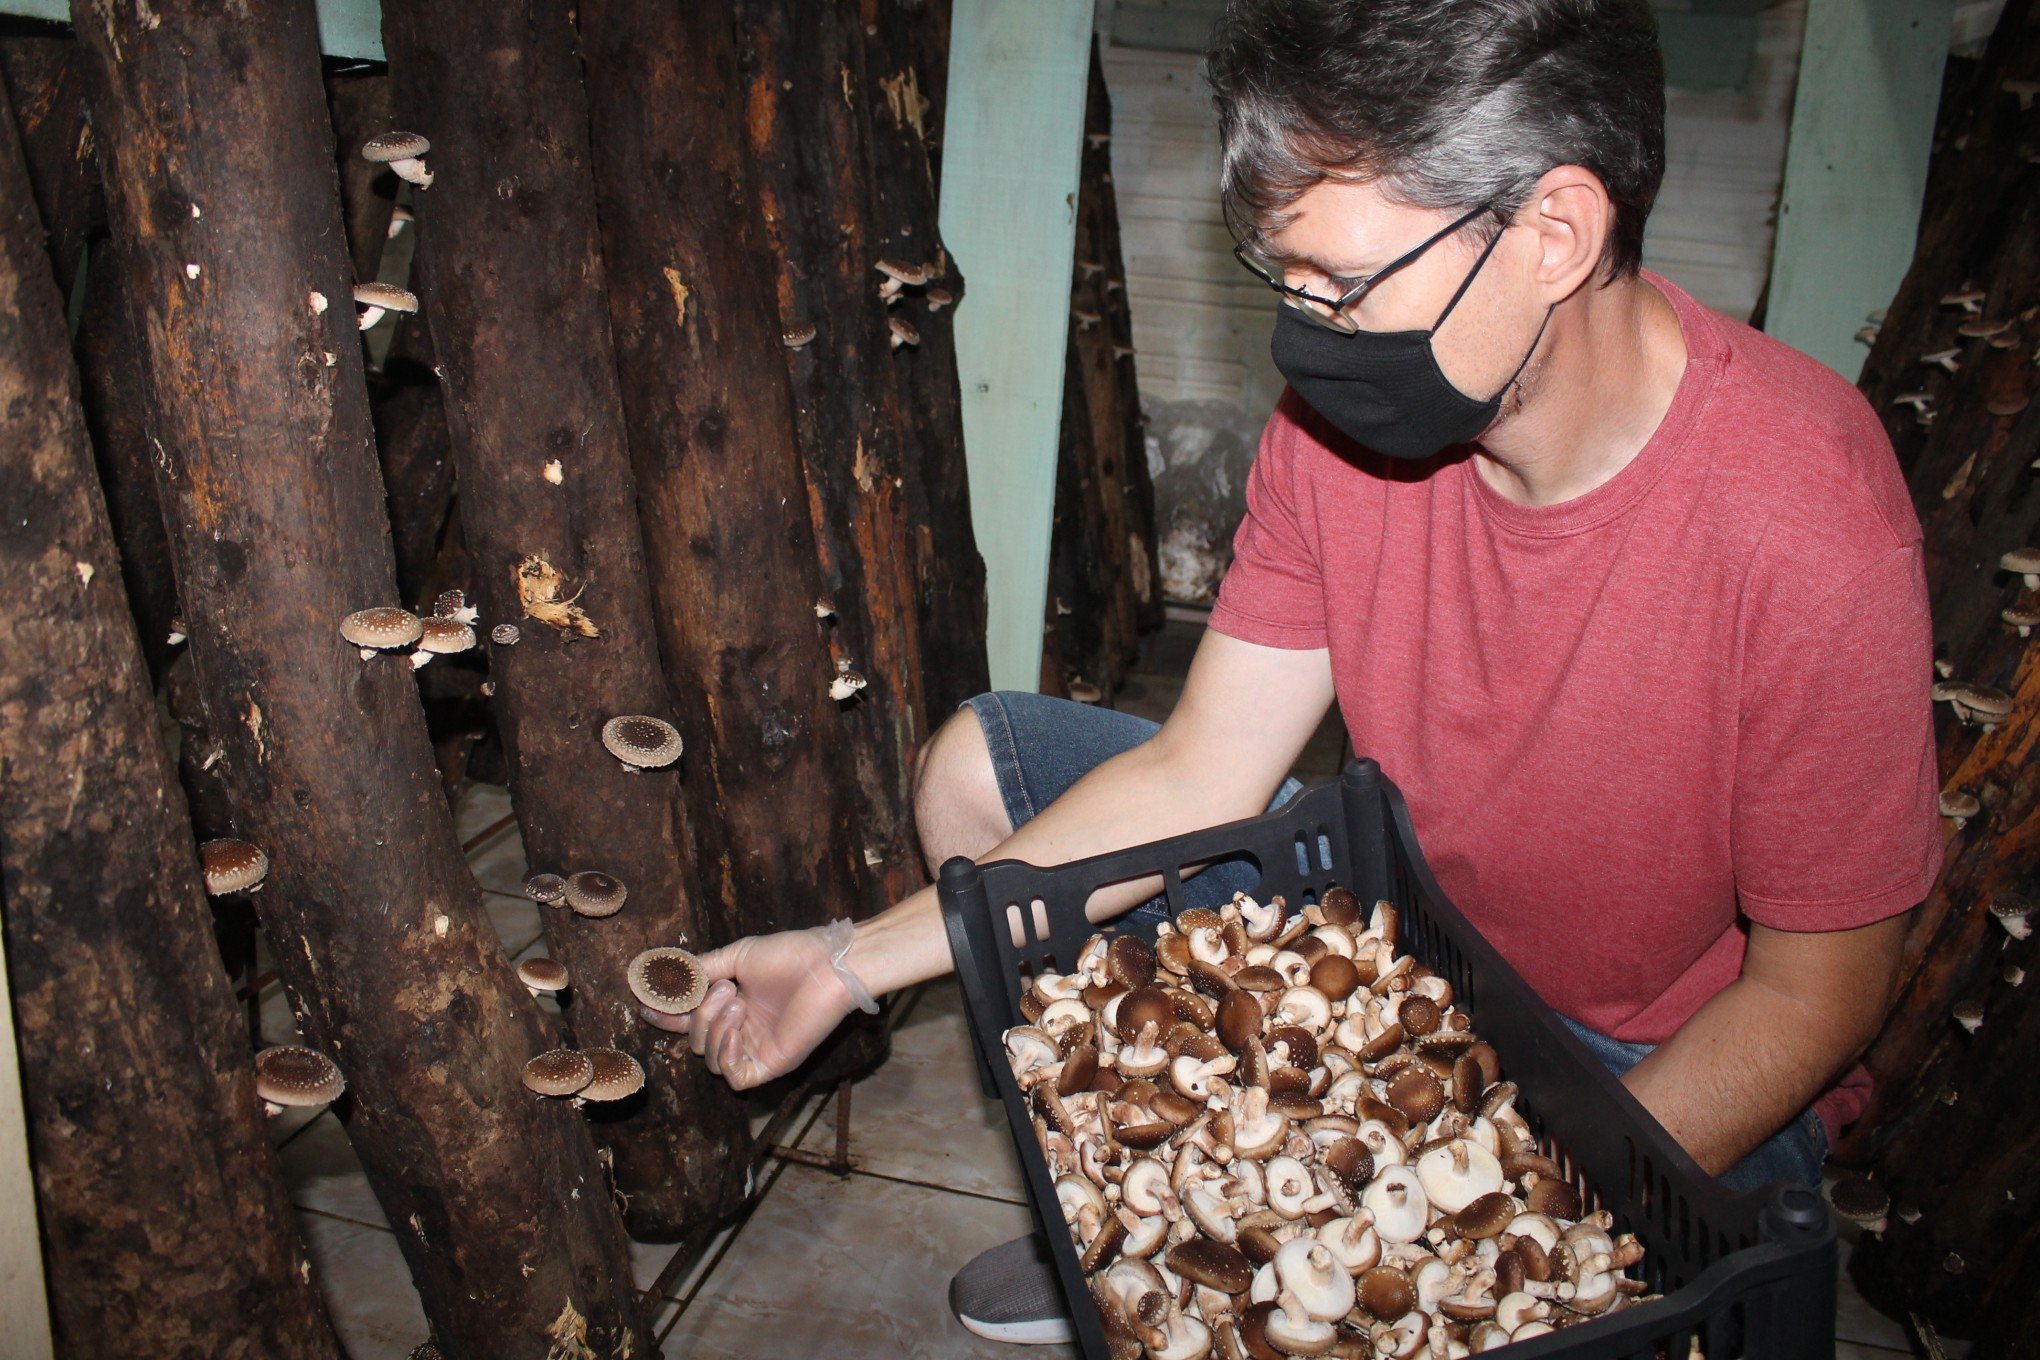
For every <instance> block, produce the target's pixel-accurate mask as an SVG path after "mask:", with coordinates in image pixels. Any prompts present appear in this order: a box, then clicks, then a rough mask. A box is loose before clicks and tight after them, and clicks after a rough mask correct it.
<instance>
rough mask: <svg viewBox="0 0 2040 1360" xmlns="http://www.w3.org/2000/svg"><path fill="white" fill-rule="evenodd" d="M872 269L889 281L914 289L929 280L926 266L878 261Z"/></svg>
mask: <svg viewBox="0 0 2040 1360" xmlns="http://www.w3.org/2000/svg"><path fill="white" fill-rule="evenodd" d="M873 267H874V268H876V269H877V270H878V272H879V273H881V274H883V275H885V276H886V277H887V278H889V279H898V280H899V281H900V282H901V283H905V284H912V285H914V286H916V287H918V286H920V285H921V284H924V283H926V282H927V281H928V279H929V274H928V266H927V265H925V264H907V263H905V262H904V261H900V260H880V261H879V262H878V263H877V264H876V265H875V266H873Z"/></svg>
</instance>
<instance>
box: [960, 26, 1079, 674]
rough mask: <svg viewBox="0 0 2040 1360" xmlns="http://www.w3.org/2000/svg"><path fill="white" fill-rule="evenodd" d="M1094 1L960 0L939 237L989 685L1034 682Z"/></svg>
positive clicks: (1038, 670) (1051, 509)
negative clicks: (955, 288)
mask: <svg viewBox="0 0 2040 1360" xmlns="http://www.w3.org/2000/svg"><path fill="white" fill-rule="evenodd" d="M1091 12H1092V3H1091V0H956V8H955V12H954V16H953V19H952V21H951V35H950V42H949V107H948V110H947V111H946V113H945V116H944V127H943V145H942V239H943V242H944V243H945V244H946V245H947V246H948V247H949V251H950V253H951V254H952V255H954V256H955V258H956V264H957V267H958V268H959V269H961V270H962V271H963V277H964V280H965V293H964V298H963V301H962V303H961V304H960V305H959V306H958V307H957V311H956V363H957V368H958V371H959V373H960V374H961V377H962V381H963V434H964V445H965V449H966V452H967V456H968V458H969V462H970V499H971V523H972V525H973V527H974V528H975V529H976V531H977V544H978V551H979V552H981V553H982V554H984V559H985V587H986V595H987V596H988V603H989V606H990V619H989V627H988V629H987V635H988V645H989V649H990V652H991V670H992V684H993V685H994V686H996V687H998V688H1001V689H1022V690H1033V689H1036V688H1038V687H1039V685H1040V679H1041V627H1042V614H1043V611H1044V609H1045V608H1046V606H1047V603H1048V599H1047V596H1048V542H1049V529H1050V525H1051V522H1052V519H1053V516H1054V513H1055V460H1056V446H1057V442H1058V436H1059V434H1060V430H1061V421H1062V387H1063V355H1064V349H1065V344H1066V341H1067V337H1068V332H1069V306H1070V265H1071V257H1072V255H1073V254H1074V253H1075V248H1076V200H1077V163H1078V160H1079V157H1080V153H1081V151H1082V146H1083V133H1084V93H1085V83H1086V80H1087V78H1088V75H1089V71H1090V50H1091V47H1090V44H1091Z"/></svg>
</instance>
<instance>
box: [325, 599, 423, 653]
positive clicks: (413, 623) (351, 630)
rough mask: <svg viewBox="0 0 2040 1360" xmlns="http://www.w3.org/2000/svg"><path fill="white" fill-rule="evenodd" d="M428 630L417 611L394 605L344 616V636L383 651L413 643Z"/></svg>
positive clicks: (342, 634) (341, 622)
mask: <svg viewBox="0 0 2040 1360" xmlns="http://www.w3.org/2000/svg"><path fill="white" fill-rule="evenodd" d="M424 631H425V625H424V624H423V623H422V622H420V621H419V618H418V616H417V615H416V614H413V613H412V612H411V611H410V610H408V609H398V608H396V607H395V606H393V605H377V606H376V607H375V608H373V609H359V610H356V611H355V612H354V613H352V614H349V615H348V616H347V617H346V618H344V619H342V620H340V636H341V637H343V638H346V639H347V640H348V641H349V642H351V643H353V644H354V645H355V646H357V647H374V648H376V649H377V650H379V651H387V650H389V649H390V648H392V647H409V646H410V645H411V644H413V643H415V642H416V641H417V640H418V637H419V635H420V634H421V633H423V632H424Z"/></svg>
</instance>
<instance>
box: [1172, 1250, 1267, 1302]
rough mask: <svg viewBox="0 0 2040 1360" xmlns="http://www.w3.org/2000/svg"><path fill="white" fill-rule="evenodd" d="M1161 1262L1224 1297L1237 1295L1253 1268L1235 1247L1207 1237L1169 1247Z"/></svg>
mask: <svg viewBox="0 0 2040 1360" xmlns="http://www.w3.org/2000/svg"><path fill="white" fill-rule="evenodd" d="M1162 1261H1163V1263H1164V1264H1165V1265H1167V1266H1168V1267H1169V1269H1171V1270H1173V1271H1175V1272H1176V1273H1177V1274H1178V1275H1181V1276H1182V1277H1183V1278H1184V1279H1186V1280H1190V1281H1192V1282H1194V1283H1196V1284H1201V1285H1209V1286H1210V1287H1211V1288H1213V1289H1216V1290H1218V1291H1220V1292H1221V1293H1226V1294H1238V1293H1242V1292H1244V1291H1245V1289H1246V1287H1247V1286H1248V1285H1250V1284H1252V1283H1253V1282H1254V1267H1253V1264H1252V1263H1251V1262H1249V1261H1248V1260H1247V1258H1246V1257H1245V1256H1242V1255H1241V1254H1240V1251H1239V1248H1237V1247H1232V1246H1228V1245H1226V1244H1225V1243H1223V1242H1214V1241H1212V1240H1211V1239H1210V1238H1208V1237H1193V1238H1190V1239H1189V1240H1188V1241H1184V1242H1178V1243H1177V1244H1176V1245H1175V1246H1173V1247H1170V1248H1169V1250H1168V1253H1167V1254H1166V1255H1165V1256H1163V1258H1162Z"/></svg>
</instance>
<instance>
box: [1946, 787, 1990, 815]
mask: <svg viewBox="0 0 2040 1360" xmlns="http://www.w3.org/2000/svg"><path fill="white" fill-rule="evenodd" d="M1981 811H1983V804H1982V803H1980V802H1978V801H1977V798H1976V795H1975V794H1973V793H1971V792H1970V791H1969V790H1967V789H1948V790H1946V791H1945V792H1943V793H1942V794H1941V815H1942V816H1943V817H1974V816H1975V815H1976V814H1977V813H1979V812H1981Z"/></svg>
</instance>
